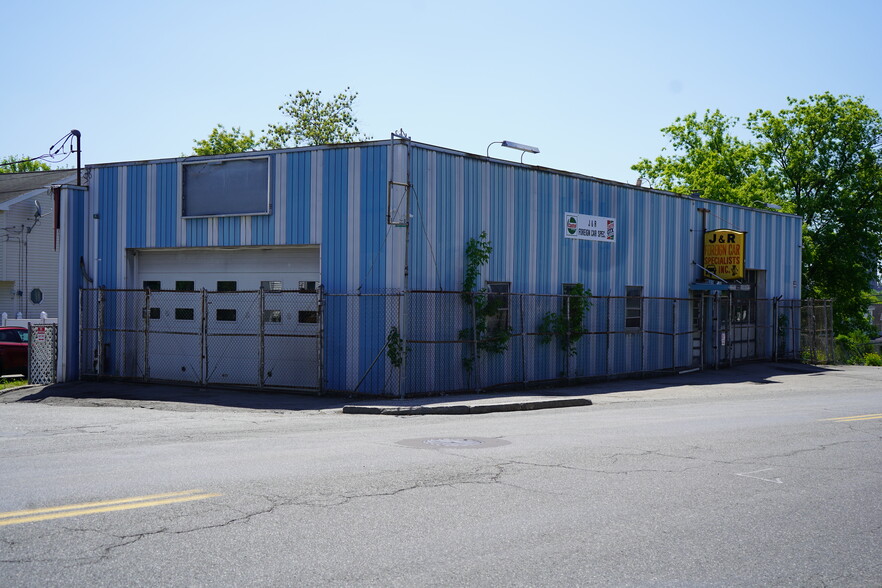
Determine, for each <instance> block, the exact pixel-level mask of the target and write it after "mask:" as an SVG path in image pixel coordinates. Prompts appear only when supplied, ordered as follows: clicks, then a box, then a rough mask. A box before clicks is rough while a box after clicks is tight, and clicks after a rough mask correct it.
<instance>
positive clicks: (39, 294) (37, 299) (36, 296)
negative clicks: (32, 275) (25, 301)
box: [31, 288, 43, 304]
mask: <svg viewBox="0 0 882 588" xmlns="http://www.w3.org/2000/svg"><path fill="white" fill-rule="evenodd" d="M31 302H33V303H34V304H40V303H41V302H43V291H42V290H40V289H39V288H34V289H33V290H31Z"/></svg>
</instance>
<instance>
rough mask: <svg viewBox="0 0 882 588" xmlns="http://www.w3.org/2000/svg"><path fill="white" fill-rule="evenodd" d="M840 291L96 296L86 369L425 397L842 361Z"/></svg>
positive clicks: (89, 301) (86, 295) (88, 325)
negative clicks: (816, 294)
mask: <svg viewBox="0 0 882 588" xmlns="http://www.w3.org/2000/svg"><path fill="white" fill-rule="evenodd" d="M830 312H831V305H830V303H829V301H809V302H803V301H799V300H781V299H769V300H764V299H753V298H738V297H736V296H730V295H720V294H716V293H703V294H701V293H696V294H695V296H693V297H691V298H651V297H633V296H632V297H616V296H607V297H604V296H576V295H569V296H567V295H538V294H509V293H498V292H481V293H462V292H437V291H415V292H409V293H407V294H404V293H402V292H392V293H383V294H326V293H323V292H321V291H318V292H302V291H264V290H260V291H248V292H209V291H198V292H193V291H190V292H177V291H149V290H102V289H98V290H83V291H82V292H81V325H82V327H81V333H80V368H81V373H82V374H84V375H91V376H96V377H121V378H129V379H141V380H145V381H169V382H172V381H173V382H189V383H195V384H205V385H208V384H211V385H231V386H241V387H255V388H260V389H263V388H280V389H292V390H303V391H311V392H319V393H321V392H330V393H338V394H364V395H382V396H403V395H407V396H419V395H426V394H437V393H442V392H455V391H466V390H480V389H491V388H494V387H502V386H506V387H512V386H524V387H526V386H536V385H541V384H543V383H560V382H567V381H577V380H590V379H599V378H614V377H624V376H629V375H646V374H656V373H677V372H682V371H689V370H694V369H701V368H706V367H723V366H727V365H733V364H735V363H738V362H742V361H750V360H761V359H766V360H771V359H774V360H779V359H796V360H808V361H824V360H829V359H831V358H832V340H833V337H832V330H831V328H830V325H831V321H830Z"/></svg>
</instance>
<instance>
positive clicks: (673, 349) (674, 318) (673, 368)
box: [671, 298, 677, 372]
mask: <svg viewBox="0 0 882 588" xmlns="http://www.w3.org/2000/svg"><path fill="white" fill-rule="evenodd" d="M671 320H672V321H673V322H672V323H671V371H672V372H676V371H677V299H676V298H675V299H674V300H672V301H671Z"/></svg>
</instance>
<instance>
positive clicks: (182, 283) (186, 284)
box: [175, 280, 196, 292]
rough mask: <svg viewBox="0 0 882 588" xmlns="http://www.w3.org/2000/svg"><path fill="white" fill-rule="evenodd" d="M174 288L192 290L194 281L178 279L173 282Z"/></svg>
mask: <svg viewBox="0 0 882 588" xmlns="http://www.w3.org/2000/svg"><path fill="white" fill-rule="evenodd" d="M175 290H177V291H178V292H193V291H194V290H196V283H195V282H193V281H192V280H178V281H177V282H175Z"/></svg>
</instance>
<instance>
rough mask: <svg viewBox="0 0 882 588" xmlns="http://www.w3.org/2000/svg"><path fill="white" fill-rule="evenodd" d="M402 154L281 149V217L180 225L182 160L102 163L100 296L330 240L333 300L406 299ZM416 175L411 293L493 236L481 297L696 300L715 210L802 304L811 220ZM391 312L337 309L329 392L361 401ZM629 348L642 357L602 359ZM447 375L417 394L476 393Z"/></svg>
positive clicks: (96, 202)
mask: <svg viewBox="0 0 882 588" xmlns="http://www.w3.org/2000/svg"><path fill="white" fill-rule="evenodd" d="M398 150H403V147H395V148H394V149H393V148H390V146H389V145H388V144H372V145H360V146H342V147H320V148H315V149H301V150H295V151H290V152H278V153H272V154H270V155H269V157H270V159H271V192H272V200H271V203H272V212H271V214H269V215H260V216H243V217H220V218H200V219H181V218H180V210H181V196H180V190H181V187H180V173H179V166H180V161H161V162H148V163H143V164H120V165H116V166H113V165H108V166H98V167H96V168H93V169H92V181H91V188H90V191H91V192H92V200H91V201H92V207H93V208H92V210H90V211H89V212H88V215H87V217H91V216H92V214H99V217H100V219H99V220H98V221H94V223H93V224H97V228H96V230H95V236H94V241H93V245H91V247H92V250H91V251H90V252H89V255H87V258H88V259H87V263H88V264H89V271H94V272H96V273H95V275H96V276H97V278H96V285H104V286H106V287H109V288H122V287H125V286H126V284H125V273H126V265H125V251H124V250H125V248H126V247H136V248H152V247H162V248H168V247H209V246H231V247H238V246H248V245H266V246H272V245H285V244H298V245H299V244H320V246H321V252H320V254H321V281H322V284H323V286H324V288H325V290H326V291H327V292H330V293H344V292H355V291H360V292H362V293H371V292H384V291H387V290H390V289H397V288H402V287H404V282H403V275H404V251H403V249H404V235H405V229H404V228H401V227H393V226H390V225H388V224H387V223H386V212H387V210H386V209H387V182H388V181H389V180H390V179H392V177H393V175H394V177H395V178H396V179H398V180H400V181H403V178H404V177H406V171H407V170H406V169H405V167H406V165H407V164H406V162H407V158H406V157H404V156H403V154H402V153H399V152H398ZM409 172H410V178H411V185H412V189H411V191H410V213H411V214H412V217H411V219H410V252H409V260H408V261H409V270H410V280H409V287H410V289H412V290H437V289H443V290H458V289H459V288H460V287H461V285H462V279H463V272H464V266H465V245H466V242H467V240H468V239H469V238H476V237H478V235H479V234H480V233H481V231H487V233H488V238H489V240H490V241H491V243H492V246H493V254H492V255H491V259H490V262H489V263H488V264H487V265H486V266H485V267H483V268H482V273H481V285H482V286H483V285H484V284H485V283H486V281H500V282H510V283H511V285H512V291H513V292H524V293H547V294H560V293H562V284H564V283H577V282H578V283H582V284H584V285H585V286H586V287H587V288H589V289H590V290H591V291H592V292H593V293H594V294H596V295H598V296H609V295H612V296H623V295H624V294H625V286H629V285H633V286H642V287H643V288H644V290H643V293H644V295H645V296H650V297H679V298H688V297H689V296H690V291H689V284H690V282H693V281H694V280H695V279H696V278H698V277H699V271H698V268H697V267H696V266H695V265H694V264H693V261H699V262H700V247H701V234H700V231H701V227H702V224H701V223H702V215H701V213H699V212H698V208H699V207H706V208H709V209H710V210H711V212H710V213H709V214H708V215H707V223H708V226H707V228H708V229H714V228H734V229H738V230H744V231H747V232H748V238H747V243H748V245H747V266H748V267H749V268H751V269H764V270H767V284H768V291H767V292H766V293H765V295H766V296H767V297H774V296H778V295H783V296H785V297H786V298H793V297H798V295H799V287H798V285H799V280H800V277H799V276H800V265H799V249H798V246H799V244H800V235H801V222H800V219H798V218H795V217H792V216H786V215H779V214H769V213H762V212H758V211H753V210H750V209H745V208H742V207H737V206H730V205H725V204H720V203H714V202H710V201H706V200H693V199H689V198H681V197H675V196H672V195H666V194H661V193H657V192H652V191H649V190H646V189H640V188H636V187H630V186H626V185H619V184H614V183H609V182H602V181H597V180H594V179H591V178H586V177H582V176H576V175H573V174H566V173H558V172H554V171H552V170H543V169H537V168H530V167H527V166H520V165H517V164H511V163H506V162H500V161H494V160H488V159H486V158H484V157H479V156H467V155H464V154H460V153H455V152H449V151H446V150H443V149H437V148H430V147H429V146H422V145H413V146H412V148H411V157H410V168H409ZM565 212H576V213H583V214H591V215H597V216H606V217H613V218H615V219H616V223H617V226H616V241H615V242H592V241H579V240H571V239H566V238H564V236H563V232H564V222H563V220H564V213H565ZM86 222H87V223H88V222H92V221H90V220H88V218H87V221H86ZM782 259H785V260H786V261H785V263H783V264H782V263H781V260H782ZM96 263H97V266H96V267H93V265H94V264H96ZM794 284H796V286H794ZM377 300H378V299H370V298H366V297H365V298H361V299H354V301H353V300H350V299H344V298H338V299H336V300H332V299H329V300H328V302H327V307H326V311H327V312H326V314H325V317H326V321H327V322H326V324H325V329H326V334H327V336H326V339H325V345H326V348H325V357H326V358H327V359H328V369H327V374H328V382H327V384H328V386H329V388H331V389H341V390H351V389H352V388H353V387H354V386H355V385H356V384H357V382H358V380H359V378H360V377H361V376H362V375H364V374H365V373H366V372H367V371H368V368H369V366H370V365H371V363H372V362H373V361H374V360H375V359H376V358H377V357H378V353H379V350H380V349H382V346H383V343H384V340H385V337H386V336H387V334H388V325H386V326H381V327H378V326H377V324H378V323H377V322H376V321H373V322H372V321H371V318H370V317H372V316H374V317H375V316H376V315H377V314H378V313H380V312H381V307H380V302H378V301H377ZM599 306H600V305H598V307H597V308H594V309H592V310H591V311H590V312H589V316H590V320H591V321H592V324H594V327H593V328H595V329H596V330H598V331H600V330H604V331H608V330H619V331H622V330H624V316H623V314H622V313H621V312H613V311H612V310H611V309H610V308H608V307H607V306H606V305H605V306H604V308H600V307H599ZM549 310H550V311H557V309H552V308H549ZM384 312H385V311H384ZM451 312H453V313H454V315H455V316H454V315H451V314H450V313H451ZM462 312H463V310H462V309H461V308H459V309H458V310H454V311H451V310H449V308H441V306H440V305H436V306H432V307H431V308H430V307H426V308H412V309H410V310H409V312H408V316H409V317H410V320H411V321H412V324H410V325H408V327H409V328H411V329H412V330H413V331H414V333H418V334H419V337H421V338H423V339H425V340H429V339H437V338H441V339H445V340H446V338H449V337H452V339H451V340H456V339H457V338H458V334H457V333H447V331H448V330H449V328H450V326H451V324H452V323H454V322H455V323H456V324H462V323H463V319H464V317H463V316H461V314H462ZM513 312H514V311H513ZM646 312H653V313H656V314H659V317H657V319H658V320H659V321H660V322H659V324H660V325H671V324H672V323H673V322H674V320H675V319H676V322H677V324H678V325H680V326H681V327H682V330H688V329H689V326H690V325H689V320H690V319H689V316H688V313H682V315H678V316H676V317H674V316H668V310H667V307H665V306H664V305H663V304H661V303H659V305H658V306H656V307H653V308H652V309H650V308H647V310H646ZM445 313H446V314H445ZM456 313H460V314H459V315H456ZM396 314H397V311H396ZM524 320H529V321H534V322H535V321H536V320H537V319H536V318H535V317H532V318H529V319H527V318H525V319H524ZM418 322H419V324H417V323H418ZM381 323H382V321H381ZM383 324H385V323H383ZM525 326H526V327H527V328H528V329H532V328H534V327H535V325H532V324H526V325H525ZM531 345H533V344H531ZM579 345H580V351H579V355H580V357H584V358H585V359H584V360H583V361H582V362H581V363H580V364H579V365H578V366H577V367H576V368H575V370H576V371H575V372H574V373H575V374H576V375H593V374H601V373H614V374H615V373H624V372H628V371H639V370H641V369H652V367H653V366H655V365H666V364H668V363H670V358H669V355H670V354H671V353H672V352H673V351H672V350H671V349H669V348H668V347H669V346H668V342H667V341H666V340H665V339H664V338H663V337H658V336H652V335H646V334H640V333H636V334H635V333H627V334H625V333H622V334H616V335H604V336H599V335H597V336H590V337H586V339H585V340H584V341H582V342H580V344H579ZM622 346H626V347H627V349H628V352H627V353H621V354H607V353H605V352H603V351H602V350H604V349H609V348H611V347H617V348H621V347H622ZM461 347H462V346H461V345H457V344H450V345H449V346H447V347H440V348H437V349H434V348H431V349H426V351H425V352H423V351H420V350H419V349H416V350H415V351H414V356H413V357H415V358H416V357H420V361H423V362H429V364H430V365H439V366H440V365H452V364H454V363H458V362H460V361H461V359H462V355H463V350H462V348H461ZM534 347H535V346H534ZM598 349H600V350H601V351H598ZM676 353H677V357H678V358H679V359H678V361H681V360H682V361H683V362H684V363H685V362H686V360H688V359H689V354H690V353H691V349H690V348H689V347H688V343H685V344H684V343H681V344H680V348H678V349H677V350H676ZM613 355H615V356H614V357H613ZM560 357H561V356H560V354H558V353H556V352H554V351H553V350H552V349H550V346H539V347H536V348H526V349H522V348H521V347H520V346H519V345H518V346H514V347H512V349H511V350H510V351H509V352H507V353H506V354H505V355H504V356H501V357H498V358H493V359H492V360H488V362H487V363H485V364H484V365H483V367H482V373H480V374H475V376H476V377H480V378H481V380H482V382H483V383H484V384H487V383H492V382H494V381H502V380H504V379H505V378H506V374H511V373H513V371H517V369H525V370H528V371H529V373H530V374H533V375H534V376H540V377H541V376H542V375H544V376H546V377H548V378H554V377H557V376H558V375H559V374H560V373H561V371H562V370H563V369H564V366H563V365H558V364H559V363H560V362H559V361H558V360H557V359H555V360H554V361H552V358H560ZM385 362H386V359H385V358H384V357H381V358H380V361H379V363H378V364H377V366H378V367H377V368H375V371H372V372H371V374H370V376H369V377H368V378H367V379H366V381H365V382H364V384H363V387H362V389H361V390H360V391H364V392H371V391H379V390H381V389H382V379H383V377H382V374H386V373H387V368H388V366H384V365H383V364H384V363H385ZM459 377H460V376H457V378H459ZM447 379H448V375H446V374H443V373H440V372H439V373H430V374H426V375H425V378H424V380H423V381H420V382H411V385H412V387H413V388H412V390H419V389H424V390H426V391H429V390H434V389H436V385H437V386H447V387H449V388H451V389H453V388H459V387H463V386H466V385H468V383H467V382H465V381H463V380H461V379H457V380H456V381H450V382H447V381H446V380H447ZM436 380H437V382H436Z"/></svg>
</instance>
